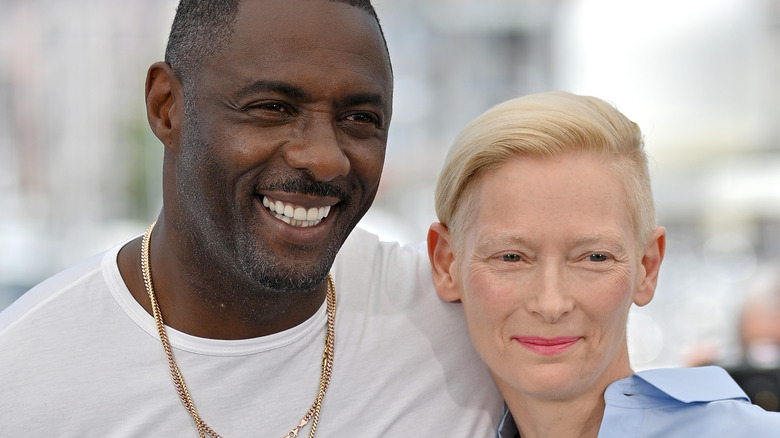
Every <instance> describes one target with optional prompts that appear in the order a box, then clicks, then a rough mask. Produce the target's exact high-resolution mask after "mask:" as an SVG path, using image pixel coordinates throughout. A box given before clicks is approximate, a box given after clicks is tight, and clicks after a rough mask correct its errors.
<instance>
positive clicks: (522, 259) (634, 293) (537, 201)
mask: <svg viewBox="0 0 780 438" xmlns="http://www.w3.org/2000/svg"><path fill="white" fill-rule="evenodd" d="M477 184H479V187H478V189H477V192H476V193H475V196H476V198H475V199H476V202H474V203H473V205H474V207H475V208H476V209H477V211H476V212H474V213H475V215H474V217H473V220H472V222H471V223H470V225H469V226H467V227H465V234H464V235H463V236H462V239H461V244H460V245H461V248H456V249H455V251H454V253H453V255H454V259H452V260H451V263H450V265H449V266H450V270H449V271H450V274H451V276H450V278H451V283H447V282H446V281H445V282H442V281H439V280H440V279H438V280H437V279H436V278H435V280H436V283H437V290H439V294H440V295H441V296H442V297H443V298H445V299H449V300H458V299H459V300H461V301H462V302H463V307H464V311H465V314H466V319H467V323H468V327H469V331H470V333H471V338H472V341H473V343H474V345H475V347H476V349H477V351H478V352H479V354H480V355H481V356H482V358H483V360H484V361H485V362H486V363H487V364H488V366H489V367H490V369H491V371H492V373H493V376H494V378H495V379H496V383H497V384H498V386H499V388H500V389H501V390H502V392H504V394H505V396H506V394H507V391H509V392H511V393H514V394H523V395H525V396H530V397H533V398H537V399H545V400H570V399H573V398H576V397H578V396H580V395H583V394H585V393H587V392H589V391H590V392H598V393H599V394H600V393H601V392H602V391H603V390H604V388H605V387H606V386H607V385H608V384H609V383H610V382H612V381H614V380H617V379H619V378H623V377H626V376H628V375H630V374H631V369H630V365H629V360H628V352H627V347H626V320H627V316H628V311H629V308H630V306H631V304H632V303H636V304H638V305H644V304H646V303H647V302H649V301H650V299H652V295H653V292H654V289H655V273H656V272H657V264H660V258H661V256H662V253H663V229H661V228H659V230H657V231H656V233H655V234H654V238H653V239H651V242H652V241H654V240H655V241H656V243H655V244H654V245H650V251H649V253H648V254H649V256H648V257H646V256H645V252H646V251H645V249H644V248H642V250H641V251H640V250H639V248H637V243H636V242H637V239H636V237H635V230H634V227H633V225H632V221H631V219H630V216H629V214H628V209H627V203H626V194H625V191H624V188H623V184H621V182H620V180H619V179H618V177H617V176H616V175H615V174H614V173H613V172H612V171H611V170H610V169H609V168H608V167H607V166H606V165H605V164H603V163H602V162H601V161H599V160H597V159H594V158H592V157H589V156H585V155H568V156H564V157H562V158H556V159H547V160H539V159H534V158H516V159H512V160H511V161H509V162H507V163H506V164H504V165H503V166H502V167H500V168H498V169H497V170H495V171H492V172H491V173H489V174H487V175H486V176H484V177H483V179H482V180H481V181H480V182H478V183H477ZM447 240H448V242H451V239H449V238H448V237H447ZM653 248H654V249H653ZM432 257H433V256H432ZM653 257H655V258H656V259H657V260H656V261H654V259H653ZM643 261H644V262H643ZM656 262H657V263H656ZM643 263H644V264H643ZM648 263H649V264H648ZM653 263H655V264H656V266H653V265H652V264H653ZM645 265H647V266H645ZM648 269H649V270H650V272H651V274H650V275H646V273H647V270H648ZM434 270H435V271H436V268H435V267H434Z"/></svg>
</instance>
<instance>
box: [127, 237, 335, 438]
mask: <svg viewBox="0 0 780 438" xmlns="http://www.w3.org/2000/svg"><path fill="white" fill-rule="evenodd" d="M155 224H156V222H152V224H151V225H150V226H149V228H148V229H147V230H146V233H145V234H144V237H143V240H142V242H141V272H142V274H143V277H144V286H146V292H147V293H148V294H149V300H150V301H151V302H152V314H153V315H154V321H155V323H157V333H158V334H159V335H160V341H161V342H162V346H163V350H165V355H166V356H168V367H169V368H170V371H171V378H172V379H173V384H174V386H175V387H176V392H177V393H178V394H179V399H181V402H182V404H183V405H184V407H185V408H186V409H187V411H189V413H190V416H192V419H193V420H194V421H195V425H196V426H197V428H198V435H200V437H201V438H206V437H207V436H210V437H212V438H222V437H221V436H220V435H219V434H218V433H216V432H215V431H214V430H213V429H212V428H211V427H210V426H209V425H208V424H206V422H205V421H203V418H201V416H200V414H198V411H197V409H195V403H193V401H192V397H191V396H190V391H189V390H188V389H187V385H186V384H185V383H184V377H182V375H181V371H180V370H179V366H178V365H177V364H176V360H175V359H174V357H173V349H172V348H171V343H170V341H169V340H168V335H167V334H166V332H165V324H163V319H162V313H161V312H160V306H159V304H157V298H156V297H155V294H154V287H152V270H151V267H150V265H149V241H150V240H151V236H152V229H154V225H155ZM327 310H328V327H327V331H326V333H325V350H324V351H323V352H322V371H321V373H320V389H319V391H318V392H317V397H316V398H315V399H314V403H312V405H311V407H310V408H309V410H308V411H307V412H306V415H304V416H303V418H302V419H301V422H300V423H299V424H298V425H297V426H295V427H293V428H292V429H291V430H290V432H288V433H287V435H285V436H284V437H283V438H295V437H297V436H298V433H299V432H300V431H301V429H303V427H304V426H306V424H308V423H309V421H311V431H310V432H309V438H313V437H314V433H315V432H316V431H317V423H318V422H319V420H320V408H321V407H322V399H323V398H324V397H325V392H326V391H327V390H328V384H329V383H330V375H331V373H332V371H333V356H334V350H333V348H334V345H335V338H336V330H335V327H336V286H335V285H334V284H333V276H332V275H331V274H328V299H327Z"/></svg>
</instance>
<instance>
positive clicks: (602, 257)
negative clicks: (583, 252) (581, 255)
mask: <svg viewBox="0 0 780 438" xmlns="http://www.w3.org/2000/svg"><path fill="white" fill-rule="evenodd" d="M608 258H609V257H608V256H607V255H606V254H601V253H594V254H591V255H589V256H588V260H590V261H591V262H605V261H607V259H608Z"/></svg>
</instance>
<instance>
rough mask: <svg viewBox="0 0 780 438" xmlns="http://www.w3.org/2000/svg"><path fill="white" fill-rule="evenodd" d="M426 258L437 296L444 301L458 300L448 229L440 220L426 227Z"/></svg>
mask: <svg viewBox="0 0 780 438" xmlns="http://www.w3.org/2000/svg"><path fill="white" fill-rule="evenodd" d="M428 258H429V259H430V261H431V268H432V271H433V284H434V286H435V287H436V292H437V293H438V294H439V297H441V299H443V300H445V301H450V302H456V301H460V291H459V290H458V287H457V279H456V277H455V275H454V274H455V273H454V272H453V268H454V266H455V254H454V248H453V247H452V241H451V239H450V233H449V230H447V227H446V226H445V225H443V224H442V223H440V222H434V223H433V224H431V227H430V228H429V229H428Z"/></svg>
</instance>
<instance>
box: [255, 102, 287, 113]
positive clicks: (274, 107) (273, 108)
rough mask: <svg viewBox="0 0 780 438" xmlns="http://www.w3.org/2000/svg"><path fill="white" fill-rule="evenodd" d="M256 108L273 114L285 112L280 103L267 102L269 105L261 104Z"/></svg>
mask: <svg viewBox="0 0 780 438" xmlns="http://www.w3.org/2000/svg"><path fill="white" fill-rule="evenodd" d="M257 108H260V109H263V110H266V111H275V112H284V111H286V109H285V107H284V105H282V104H281V103H276V102H269V103H263V104H260V105H257Z"/></svg>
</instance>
